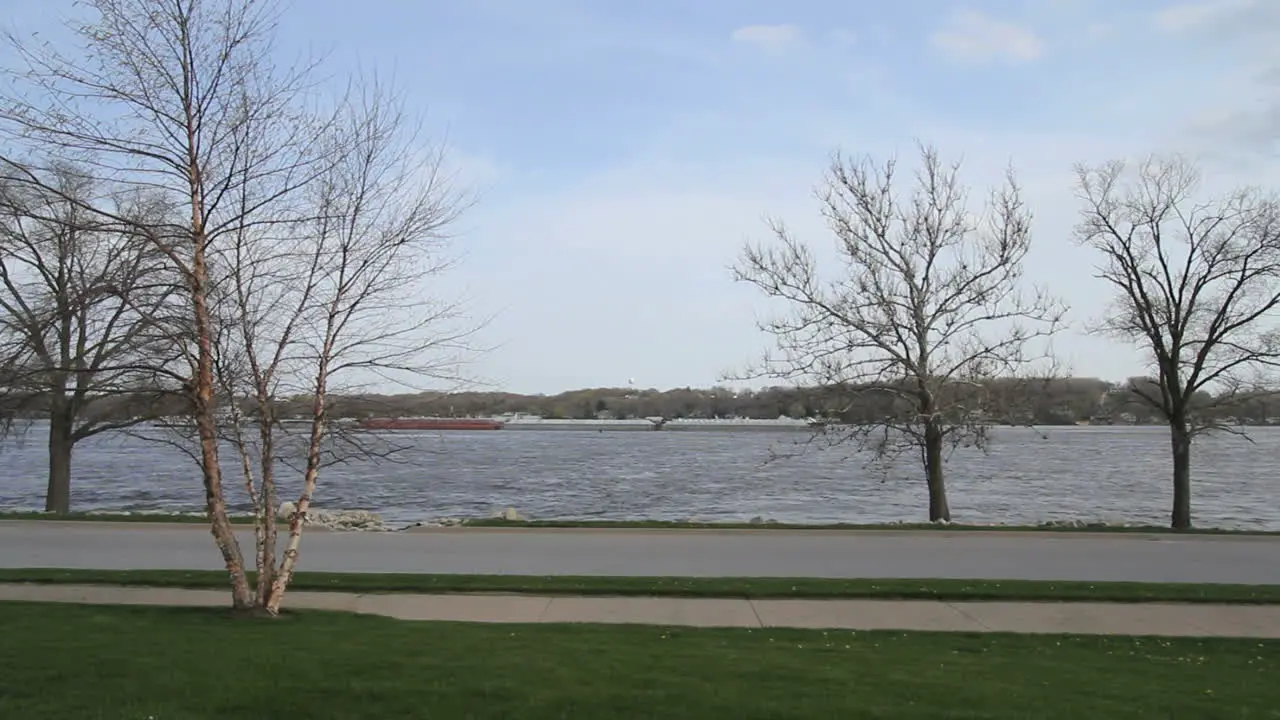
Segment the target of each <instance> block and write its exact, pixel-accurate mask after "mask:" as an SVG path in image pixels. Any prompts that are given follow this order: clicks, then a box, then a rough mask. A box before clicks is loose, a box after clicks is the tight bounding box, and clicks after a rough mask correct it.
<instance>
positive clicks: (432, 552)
mask: <svg viewBox="0 0 1280 720" xmlns="http://www.w3.org/2000/svg"><path fill="white" fill-rule="evenodd" d="M242 542H244V543H245V547H247V548H251V547H252V537H251V533H248V534H246V535H245V536H244V537H243V539H242ZM219 566H220V557H219V555H218V553H217V550H216V549H215V548H214V546H213V541H212V538H211V537H210V536H209V532H208V530H207V529H204V528H202V527H200V526H192V527H185V526H173V525H164V526H153V525H143V524H137V525H134V524H127V523H121V524H114V525H107V524H98V523H82V522H68V523H46V522H31V521H8V522H0V567H68V568H100V569H130V568H135V569H143V568H175V569H202V568H209V569H213V568H217V567H219ZM300 566H301V569H303V570H332V571H351V572H420V573H480V574H490V573H493V574H530V575H671V576H781V577H840V578H858V577H866V578H888V577H907V578H925V577H935V578H974V579H977V578H990V579H1012V578H1023V579H1031V580H1095V581H1105V580H1137V581H1148V582H1208V583H1255V584H1280V537H1241V536H1236V537H1229V536H1206V535H1200V536H1180V537H1171V536H1158V535H1120V534H1116V535H1102V534H1073V533H1055V534H1050V533H1010V532H990V533H987V532H971V531H962V532H942V531H915V532H909V531H873V532H866V531H864V532H821V531H786V530H763V531H643V530H640V531H626V530H483V529H447V530H436V531H426V532H397V533H331V532H312V533H309V534H308V535H307V536H306V537H305V538H304V540H303V545H302V558H301V560H300Z"/></svg>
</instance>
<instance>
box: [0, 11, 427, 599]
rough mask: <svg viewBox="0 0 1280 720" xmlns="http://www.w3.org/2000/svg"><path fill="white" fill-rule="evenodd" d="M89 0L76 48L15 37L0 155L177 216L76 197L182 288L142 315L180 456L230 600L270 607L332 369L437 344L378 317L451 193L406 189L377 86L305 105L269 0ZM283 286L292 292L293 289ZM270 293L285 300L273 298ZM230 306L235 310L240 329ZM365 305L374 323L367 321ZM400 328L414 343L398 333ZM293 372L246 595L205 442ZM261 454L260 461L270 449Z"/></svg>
mask: <svg viewBox="0 0 1280 720" xmlns="http://www.w3.org/2000/svg"><path fill="white" fill-rule="evenodd" d="M84 5H85V6H86V8H87V9H88V11H89V12H90V14H91V17H90V18H89V19H88V20H85V21H83V22H79V23H74V24H72V26H71V30H72V31H73V32H74V35H75V37H76V38H77V39H78V44H79V47H78V48H77V50H78V52H77V53H75V54H66V53H63V52H61V51H59V50H57V49H55V48H52V47H49V46H47V45H40V44H34V43H28V42H26V41H24V40H21V39H17V38H10V40H11V42H12V44H13V46H14V48H15V50H16V51H17V53H18V55H19V57H20V58H21V59H22V60H23V66H22V67H20V68H18V69H17V70H16V71H14V72H11V73H10V74H9V76H8V79H9V80H10V85H11V86H12V88H13V90H12V91H10V92H9V94H8V97H5V98H3V100H2V101H0V133H3V136H4V138H5V140H6V141H7V143H8V145H9V146H11V147H13V148H19V149H22V148H25V149H27V150H28V151H29V152H28V154H27V155H22V156H20V155H18V154H17V153H16V152H9V154H7V155H0V163H3V164H4V165H5V166H7V167H8V168H10V169H11V170H13V172H12V173H10V174H11V175H13V176H15V177H18V178H19V179H20V180H21V181H22V182H25V183H27V184H29V185H32V186H39V187H41V188H43V189H49V188H47V186H46V185H44V184H42V182H41V180H40V176H39V174H38V173H25V174H24V173H23V172H22V171H21V168H22V167H25V166H26V165H24V163H25V164H29V163H30V162H31V156H34V155H37V154H38V155H40V156H50V157H55V158H57V159H59V160H74V161H77V162H80V163H82V164H83V165H85V166H88V167H91V168H93V172H94V173H95V175H96V176H97V177H99V178H101V179H103V180H104V181H109V182H112V183H116V184H119V185H122V186H132V187H137V188H143V189H146V190H147V191H148V192H152V193H156V194H159V195H160V196H162V197H163V198H164V199H165V200H166V201H167V202H168V203H169V206H170V207H171V208H175V209H178V210H181V212H180V213H178V214H177V215H172V214H171V215H170V217H180V218H181V219H180V220H178V219H170V220H168V221H167V222H163V223H139V222H135V221H132V220H131V219H130V218H128V217H124V216H121V215H120V214H119V213H115V212H113V211H112V210H110V209H109V208H105V207H102V206H98V205H92V206H90V205H86V206H85V208H84V209H85V210H87V211H91V212H93V213H95V214H96V215H98V216H101V217H103V218H106V219H108V220H110V221H112V222H116V223H121V224H124V225H127V226H128V227H130V228H131V229H132V230H133V231H134V232H135V233H136V234H138V235H139V236H141V237H143V238H145V239H146V241H147V242H149V243H150V244H151V245H152V246H153V247H154V248H155V249H156V250H157V251H158V252H160V253H161V254H162V255H163V257H164V258H165V261H166V265H167V268H168V269H169V270H170V271H171V274H172V276H173V277H175V278H177V279H178V281H179V286H178V290H179V292H178V294H177V296H176V297H177V300H176V301H175V302H173V303H171V307H169V308H166V309H165V312H162V313H157V314H156V315H155V316H154V318H153V322H152V325H153V326H154V327H155V328H156V332H158V333H160V334H161V335H163V336H164V337H166V338H168V339H169V341H170V342H171V344H172V346H173V347H174V348H175V352H177V353H178V355H179V357H180V358H181V359H182V363H183V366H184V368H185V377H184V378H183V387H184V392H185V395H186V397H187V398H188V401H189V404H190V408H191V413H190V415H191V418H192V423H193V426H194V427H193V430H194V441H193V442H194V444H193V445H192V450H193V453H192V454H193V455H194V456H195V457H196V459H197V461H198V463H199V466H200V469H201V477H202V482H203V485H204V489H205V497H206V507H207V511H208V517H209V521H210V527H211V531H212V534H213V537H214V540H215V544H216V545H217V548H218V550H219V552H220V554H221V556H222V559H223V562H224V564H225V567H226V569H227V573H228V576H229V578H230V583H231V587H232V606H233V609H234V610H235V611H236V612H238V613H242V614H250V615H256V614H268V615H274V614H275V613H276V612H278V610H279V606H280V605H279V603H280V598H281V597H282V596H283V591H284V587H285V585H286V584H287V582H288V579H289V576H290V574H291V572H292V569H293V568H294V567H295V565H296V562H297V557H298V552H299V551H298V546H299V539H300V535H301V522H302V519H303V516H304V515H305V512H306V505H307V504H308V503H309V501H310V498H311V495H312V493H313V492H314V490H315V487H316V484H317V480H318V475H319V469H320V467H321V466H322V465H323V462H322V460H321V458H320V449H321V448H322V446H323V444H324V441H325V438H326V437H327V434H328V427H329V424H328V418H327V412H326V399H325V398H326V394H327V390H328V387H329V385H330V382H331V379H332V377H333V376H334V374H335V373H336V372H339V371H348V370H351V371H354V370H360V369H363V370H367V371H368V372H371V373H373V372H379V371H381V372H386V373H394V372H397V371H400V372H411V371H412V370H413V369H414V360H413V359H414V358H417V357H419V356H420V355H421V354H422V352H423V351H425V350H428V349H430V347H431V346H432V345H433V343H434V342H435V341H436V340H438V338H429V337H426V336H424V335H423V332H425V331H426V329H427V328H428V327H430V323H429V322H427V320H430V319H432V318H435V317H436V315H437V313H436V311H431V310H425V312H426V314H425V315H424V314H420V315H418V316H417V317H416V321H418V322H419V324H418V325H413V324H412V323H410V325H409V327H412V328H413V329H414V330H415V331H417V334H416V335H415V334H414V333H411V332H409V331H408V330H406V329H405V327H406V326H405V325H403V323H401V325H399V327H400V329H401V331H402V332H400V333H399V334H397V333H395V332H392V331H390V330H388V329H387V328H388V327H390V326H393V325H395V324H396V323H400V322H401V318H403V317H404V316H407V315H409V314H410V310H409V309H408V308H407V307H406V306H407V305H410V304H411V303H412V301H413V299H412V298H411V297H409V296H408V295H403V296H399V302H400V305H399V306H396V307H395V309H396V310H397V311H398V312H399V315H396V314H395V313H393V312H392V309H393V308H392V305H391V303H392V301H391V299H390V298H392V297H395V291H400V290H403V291H404V292H405V293H409V292H411V290H413V288H409V287H407V286H401V285H398V284H397V279H398V276H397V273H400V272H406V271H404V270H403V268H406V267H411V268H414V269H415V272H420V273H422V272H426V271H424V270H423V268H424V267H426V268H427V269H428V270H429V269H432V266H431V265H430V263H429V262H426V261H422V260H421V258H415V257H414V256H413V254H414V252H416V251H417V250H418V249H419V248H422V247H424V246H430V245H431V242H430V241H431V240H432V239H434V238H437V237H438V236H439V235H440V234H441V231H442V228H443V227H444V226H445V225H447V221H448V220H449V219H451V217H452V215H451V214H450V213H449V212H448V211H447V210H448V207H447V206H448V201H447V200H446V199H444V197H445V196H444V195H442V185H441V184H440V183H438V182H435V181H434V180H431V181H422V182H426V184H425V186H423V185H413V184H412V183H411V182H410V179H411V178H417V176H416V175H413V173H412V172H410V171H409V170H408V169H406V167H405V166H402V165H397V164H396V162H397V161H396V160H395V158H397V157H401V158H408V159H406V160H405V162H409V161H410V160H411V159H412V157H413V153H415V152H416V151H417V148H416V147H414V146H411V145H405V144H400V145H393V144H392V143H391V142H390V141H389V140H388V139H387V137H388V136H387V135H385V134H379V133H385V130H386V128H387V126H388V125H387V123H388V122H389V121H388V120H387V119H386V117H385V116H383V115H379V114H378V112H376V111H375V110H374V109H375V108H382V109H385V108H386V107H387V106H388V105H389V103H387V102H386V100H387V98H384V97H379V99H378V100H377V101H376V102H373V103H372V105H366V104H365V103H364V102H363V100H364V99H366V98H360V97H356V98H354V99H352V98H348V99H346V100H342V99H340V101H339V102H338V103H335V106H336V107H337V108H338V109H337V111H335V112H319V111H316V110H313V109H311V108H313V107H314V106H315V105H316V104H317V103H316V102H314V101H315V96H314V94H313V90H314V89H315V83H314V75H313V73H312V70H313V66H312V65H304V66H301V67H299V68H280V67H277V66H276V65H274V64H273V63H272V57H273V53H274V48H273V39H274V35H275V26H276V14H277V6H276V5H275V4H274V3H272V2H262V1H257V0H90V1H89V2H86V3H84ZM354 118H359V120H358V121H357V120H353V119H354ZM397 122H398V121H397ZM395 138H396V141H397V142H400V141H402V140H404V138H403V136H402V135H395ZM7 152H8V151H7ZM397 153H404V155H397ZM362 167H363V170H360V168H362ZM396 173H402V174H400V175H397V174H396ZM396 177H399V178H401V179H400V181H399V183H400V184H396V181H394V178H396ZM417 179H418V180H421V178H417ZM436 179H438V178H436ZM393 197H394V199H391V198H393ZM424 198H425V199H424ZM423 262H426V265H423V264H422V263H423ZM405 263H407V265H406V264H405ZM414 263H418V264H414ZM426 274H429V272H427V273H426ZM293 283H300V284H301V285H300V287H301V288H302V290H301V291H300V292H301V294H299V291H298V289H297V288H296V287H293V286H292V285H291V284H293ZM281 289H288V290H289V293H287V294H286V295H285V296H283V297H277V298H274V299H273V298H272V293H273V292H277V291H279V290H281ZM423 307H424V309H425V308H427V306H426V305H424V306H423ZM173 309H177V310H181V313H175V312H172V311H171V310H173ZM238 311H246V313H247V314H246V315H244V316H243V317H244V318H247V319H245V320H244V321H243V322H241V320H240V319H239V318H240V317H241V316H237V314H236V313H237V312H238ZM277 313H279V315H277ZM374 313H380V316H379V317H378V322H377V323H370V318H371V317H372V314H374ZM411 335H412V336H413V337H414V338H416V339H415V341H414V342H416V343H417V344H416V345H415V344H413V343H411V342H410V341H409V340H407V339H406V338H407V337H409V336H411ZM424 338H426V339H424ZM280 348H282V349H280ZM276 349H280V350H279V352H278V354H279V356H280V357H279V359H278V360H277V359H276V356H277V350H276ZM396 358H400V359H401V361H400V362H399V363H396V362H395V360H396ZM255 363H257V364H258V365H259V367H258V368H257V369H256V370H255V368H254V367H253V365H254V364H255ZM220 373H226V374H225V375H223V374H220ZM304 377H305V378H308V381H307V383H306V385H307V387H308V388H309V389H310V394H311V395H312V397H313V402H312V408H311V418H310V425H311V430H310V433H309V435H308V440H307V443H306V458H307V459H306V461H305V464H304V466H305V470H304V482H303V485H304V493H303V496H302V498H301V502H300V503H299V505H300V506H301V509H300V512H299V513H298V514H297V515H295V517H294V518H293V528H292V530H291V533H290V539H289V541H288V547H287V548H286V549H285V553H284V560H283V562H282V564H281V566H280V572H279V573H278V574H275V573H274V571H273V569H272V568H273V567H274V563H275V562H276V558H275V555H274V549H273V548H272V546H271V544H272V543H273V542H274V535H273V533H274V516H273V507H272V506H273V505H274V504H275V498H274V496H273V495H272V492H273V490H272V487H273V485H270V483H271V482H273V481H272V480H271V479H270V472H269V470H270V468H268V471H265V472H264V471H263V470H258V471H257V472H256V475H257V480H256V483H257V485H256V487H258V488H262V483H263V482H264V479H263V476H264V475H267V476H268V479H267V480H266V482H267V483H268V486H267V487H266V489H265V490H264V491H262V493H261V494H258V495H257V498H258V499H257V500H255V503H256V509H257V512H256V515H257V517H258V520H259V531H258V552H257V564H259V565H261V567H262V569H263V570H264V571H265V572H264V574H263V575H261V576H260V577H259V582H258V586H257V588H255V587H253V586H252V585H251V584H250V582H249V577H248V573H247V569H246V563H245V557H244V553H243V551H242V549H241V547H240V544H239V542H238V541H237V539H236V536H235V535H234V533H233V532H232V529H233V528H232V525H231V523H230V519H229V516H228V510H227V494H228V485H227V483H228V482H231V479H230V478H228V477H227V476H226V472H225V471H224V468H223V466H222V463H221V457H220V454H221V453H220V450H221V448H220V441H221V440H222V439H223V438H225V437H226V436H227V435H228V430H229V429H228V423H229V422H230V423H233V424H235V427H234V428H232V429H231V432H232V434H234V432H235V430H236V429H237V428H238V429H244V428H245V427H247V425H245V424H244V423H245V422H246V421H245V420H244V419H243V418H241V419H240V420H237V419H236V418H237V417H239V415H240V413H239V406H238V404H237V403H238V401H239V400H240V399H241V398H242V397H243V396H242V395H240V394H238V393H240V392H241V391H243V390H245V389H249V390H251V391H252V392H251V393H250V394H249V397H250V398H254V401H255V402H256V403H257V405H258V413H259V414H261V412H262V411H263V407H264V406H268V407H267V410H268V414H267V415H266V416H265V421H264V422H262V423H261V426H262V427H266V428H273V427H274V426H273V424H272V423H271V417H270V414H269V405H270V404H271V403H273V402H274V396H273V394H272V393H273V392H274V390H275V385H274V383H275V382H276V381H277V379H278V378H289V379H291V380H294V381H298V380H299V379H301V378H304ZM246 378H248V380H247V381H246ZM263 398H265V401H264V399H263ZM259 432H261V430H260V431H259ZM272 432H274V430H273V431H272ZM241 437H242V438H243V437H246V435H245V433H241ZM264 437H265V436H264ZM241 447H248V445H244V446H241ZM268 450H270V447H269V445H268ZM246 457H248V456H244V457H241V458H240V460H241V461H242V462H240V463H238V465H239V468H240V471H241V472H242V473H243V474H244V475H245V476H246V477H245V479H246V481H247V482H248V483H249V485H247V486H246V489H247V490H250V491H251V492H257V491H255V490H254V485H253V483H254V482H255V481H254V480H253V474H251V473H252V472H253V467H252V464H250V463H248V462H245V461H244V460H245V458H246ZM263 457H264V458H265V459H263V460H260V461H259V462H260V463H267V462H271V461H272V460H271V459H272V458H273V457H275V456H274V455H273V453H271V452H269V451H268V452H267V453H266V454H265V455H264V456H263ZM231 477H233V478H234V477H235V475H232V476H231ZM264 498H265V500H264ZM264 582H265V584H264Z"/></svg>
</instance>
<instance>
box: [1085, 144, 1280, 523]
mask: <svg viewBox="0 0 1280 720" xmlns="http://www.w3.org/2000/svg"><path fill="white" fill-rule="evenodd" d="M1077 174H1078V189H1079V196H1080V200H1081V217H1080V223H1079V225H1078V227H1077V230H1076V233H1077V237H1078V239H1079V240H1080V242H1081V243H1083V244H1084V245H1086V246H1088V247H1091V248H1093V249H1094V250H1096V251H1097V252H1098V253H1099V255H1100V256H1101V263H1100V267H1099V275H1100V277H1101V278H1102V280H1104V281H1105V282H1106V283H1107V285H1108V286H1109V287H1110V288H1111V290H1112V292H1113V306H1112V308H1111V310H1110V312H1109V314H1108V316H1107V318H1106V319H1104V320H1103V321H1102V322H1101V328H1100V329H1101V330H1103V331H1104V332H1107V333H1110V334H1112V335H1114V336H1116V337H1118V338H1122V339H1124V340H1126V341H1136V342H1138V343H1139V344H1140V345H1141V347H1142V348H1143V350H1144V351H1145V352H1146V353H1147V357H1148V358H1149V359H1150V362H1151V365H1152V366H1153V368H1154V370H1155V373H1154V378H1153V380H1154V382H1145V383H1131V384H1130V385H1129V386H1128V390H1129V393H1130V394H1131V395H1132V397H1134V398H1136V399H1138V400H1139V401H1141V402H1142V403H1143V404H1145V405H1147V406H1149V407H1150V408H1152V409H1153V410H1154V411H1155V412H1156V413H1157V414H1158V415H1159V417H1160V418H1162V419H1163V420H1164V421H1165V422H1166V424H1167V425H1168V427H1169V440H1170V449H1171V452H1172V458H1173V503H1172V511H1171V513H1170V523H1171V525H1172V526H1173V527H1174V528H1176V529H1186V528H1190V527H1191V519H1192V516H1191V489H1192V488H1191V449H1192V441H1193V439H1194V438H1195V437H1196V436H1197V435H1199V434H1201V433H1204V432H1208V431H1211V430H1214V429H1220V428H1224V426H1223V425H1221V424H1220V423H1218V422H1217V421H1216V420H1215V417H1217V416H1218V414H1219V413H1218V411H1219V410H1221V409H1222V408H1229V407H1231V406H1232V404H1233V403H1234V402H1236V400H1237V399H1238V398H1239V397H1240V391H1242V390H1243V391H1244V393H1245V394H1247V395H1249V396H1251V397H1253V396H1256V395H1257V394H1258V393H1257V392H1256V390H1257V388H1258V387H1269V388H1275V387H1276V382H1275V380H1276V379H1277V378H1276V373H1275V370H1276V369H1277V367H1280V332H1278V326H1277V320H1280V318H1278V317H1277V307H1278V306H1280V203H1277V199H1276V198H1275V197H1274V196H1273V195H1268V194H1264V193H1261V192H1259V191H1257V190H1255V189H1248V188H1245V189H1239V190H1235V191H1233V192H1230V193H1227V194H1226V195H1224V196H1222V197H1219V198H1216V199H1206V198H1204V197H1203V194H1202V192H1201V178H1200V174H1199V172H1198V171H1197V169H1196V168H1195V167H1194V166H1193V165H1192V164H1191V163H1189V162H1188V161H1186V160H1185V159H1183V158H1179V157H1164V158H1161V157H1152V158H1149V159H1147V160H1146V161H1144V162H1142V163H1140V164H1138V165H1136V166H1132V165H1126V164H1125V163H1123V162H1110V163H1106V164H1103V165H1100V166H1096V167H1087V166H1079V167H1077Z"/></svg>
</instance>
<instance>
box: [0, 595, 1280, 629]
mask: <svg viewBox="0 0 1280 720" xmlns="http://www.w3.org/2000/svg"><path fill="white" fill-rule="evenodd" d="M0 600H20V601H34V602H65V603H87V604H104V605H167V606H187V607H218V606H225V605H227V601H228V598H227V592H226V591H223V590H181V589H174V588H126V587H110V586H90V585H34V584H0ZM285 606H286V607H289V608H309V609H318V610H340V611H346V612H355V613H365V614H369V615H383V616H386V617H392V618H398V619H401V620H444V621H460V622H495V623H628V624H641V625H673V626H687V627H738V628H820V629H844V630H927V631H944V632H1015V633H1071V634H1080V635H1163V636H1170V637H1173V636H1188V637H1249V638H1280V605H1207V604H1184V605H1178V604H1157V603H1144V604H1136V603H1083V602H1072V603H1011V602H937V601H932V600H745V599H741V598H738V599H712V598H656V597H563V596H556V597H549V596H539V595H497V594H473V595H410V594H369V595H356V594H351V593H325V592H291V593H289V595H288V597H287V598H286V600H285Z"/></svg>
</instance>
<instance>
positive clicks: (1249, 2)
mask: <svg viewBox="0 0 1280 720" xmlns="http://www.w3.org/2000/svg"><path fill="white" fill-rule="evenodd" d="M1268 1H1269V2H1273V1H1274V0H1268ZM1259 6H1260V2H1259V0H1204V1H1203V2H1189V3H1179V4H1177V5H1170V6H1169V7H1166V8H1165V9H1163V10H1161V11H1159V12H1157V13H1156V15H1155V24H1156V27H1157V28H1159V29H1160V30H1164V31H1165V32H1174V33H1177V32H1186V31H1189V30H1197V29H1200V28H1203V27H1205V26H1207V25H1210V24H1213V23H1215V22H1218V21H1221V20H1223V19H1226V18H1229V17H1232V16H1234V15H1237V14H1238V13H1241V12H1246V11H1249V10H1253V9H1255V8H1258V7H1259Z"/></svg>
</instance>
